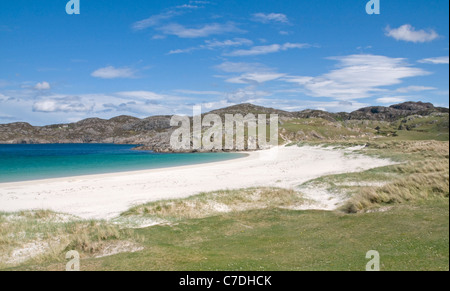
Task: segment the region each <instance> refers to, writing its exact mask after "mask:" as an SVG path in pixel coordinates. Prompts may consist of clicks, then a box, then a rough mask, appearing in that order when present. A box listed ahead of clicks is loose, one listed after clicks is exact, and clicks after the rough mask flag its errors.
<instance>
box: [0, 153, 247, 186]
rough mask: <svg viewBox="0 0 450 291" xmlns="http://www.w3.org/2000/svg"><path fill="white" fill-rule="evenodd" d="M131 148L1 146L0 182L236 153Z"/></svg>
mask: <svg viewBox="0 0 450 291" xmlns="http://www.w3.org/2000/svg"><path fill="white" fill-rule="evenodd" d="M133 147H135V146H134V145H114V144H44V145H1V144H0V183H5V182H17V181H27V180H36V179H47V178H59V177H69V176H78V175H89V174H101V173H114V172H123V171H135V170H145V169H155V168H164V167H174V166H183V165H191V164H200V163H209V162H217V161H224V160H230V159H235V158H239V157H242V154H236V153H189V154H159V153H153V152H149V151H134V150H132V148H133Z"/></svg>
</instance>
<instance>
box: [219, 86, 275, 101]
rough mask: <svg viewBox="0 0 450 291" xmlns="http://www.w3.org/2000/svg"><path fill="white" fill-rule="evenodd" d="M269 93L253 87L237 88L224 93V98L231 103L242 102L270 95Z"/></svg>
mask: <svg viewBox="0 0 450 291" xmlns="http://www.w3.org/2000/svg"><path fill="white" fill-rule="evenodd" d="M270 95H271V93H269V92H266V91H260V90H255V89H254V88H253V87H248V88H243V89H238V90H236V91H234V92H230V93H227V94H226V98H227V101H228V102H232V103H243V102H250V103H253V101H255V100H257V99H259V98H262V97H267V96H270Z"/></svg>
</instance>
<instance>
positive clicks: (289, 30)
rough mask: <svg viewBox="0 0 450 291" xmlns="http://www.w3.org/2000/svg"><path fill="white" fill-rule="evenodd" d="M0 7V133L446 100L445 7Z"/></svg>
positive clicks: (296, 3) (27, 1)
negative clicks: (116, 120) (82, 123)
mask: <svg viewBox="0 0 450 291" xmlns="http://www.w3.org/2000/svg"><path fill="white" fill-rule="evenodd" d="M67 2H68V1H66V0H46V1H31V0H14V1H1V2H0V123H9V122H16V121H26V122H30V123H32V124H34V125H44V124H51V123H63V122H74V121H78V120H81V119H84V118H88V117H101V118H111V117H114V116H117V115H132V116H137V117H147V116H151V115H161V114H168V115H171V114H191V113H192V105H195V104H202V105H203V107H204V111H209V110H211V109H215V108H222V107H225V106H229V105H234V104H239V103H248V102H249V103H253V104H257V105H262V106H269V107H274V108H279V109H285V110H289V111H297V110H303V109H321V110H327V111H331V112H338V111H353V110H356V109H358V108H361V107H364V106H371V105H385V106H388V105H391V104H395V103H399V102H403V101H426V102H432V103H434V104H435V105H438V106H445V107H448V104H449V100H448V99H449V83H448V82H449V81H448V78H449V68H448V65H449V57H448V56H449V51H448V49H449V12H448V11H449V2H448V1H447V0H438V1H425V0H423V1H415V0H409V1H406V0H405V1H404V0H398V1H391V0H380V4H381V14H380V15H368V14H367V13H366V9H365V7H366V3H367V2H368V0H340V1H336V0H314V1H301V0H278V1H269V0H246V1H242V0H241V1H230V0H227V1H209V0H208V1H189V0H186V1H173V0H166V1H148V0H145V1H144V0H133V1H125V0H80V4H81V10H80V12H81V13H80V14H79V15H68V14H67V13H66V10H65V6H66V3H67Z"/></svg>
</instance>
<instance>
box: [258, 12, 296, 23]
mask: <svg viewBox="0 0 450 291" xmlns="http://www.w3.org/2000/svg"><path fill="white" fill-rule="evenodd" d="M252 19H253V21H257V22H262V23H270V22H278V23H285V24H286V23H289V19H288V17H287V16H286V15H285V14H282V13H270V14H266V13H255V14H253V18H252Z"/></svg>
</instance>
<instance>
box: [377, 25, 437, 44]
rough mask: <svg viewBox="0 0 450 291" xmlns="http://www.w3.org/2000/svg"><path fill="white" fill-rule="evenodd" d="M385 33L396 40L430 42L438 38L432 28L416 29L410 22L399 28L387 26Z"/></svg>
mask: <svg viewBox="0 0 450 291" xmlns="http://www.w3.org/2000/svg"><path fill="white" fill-rule="evenodd" d="M386 35H387V36H389V37H392V38H394V39H396V40H403V41H409V42H414V43H418V42H420V43H424V42H430V41H433V40H435V39H437V38H439V34H437V33H436V32H435V31H434V30H432V29H430V30H428V31H425V30H416V29H415V28H414V27H412V26H411V25H410V24H405V25H402V26H400V27H399V28H390V27H389V26H388V27H387V28H386Z"/></svg>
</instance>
